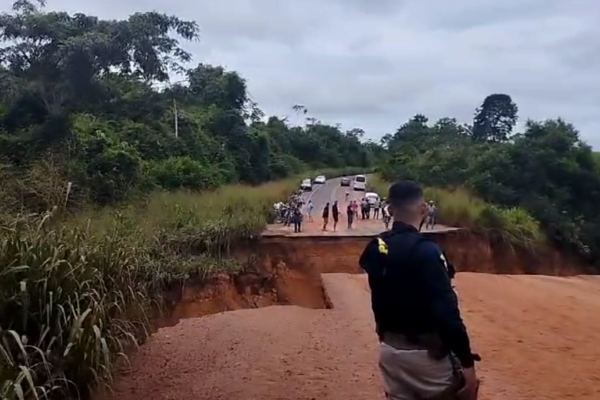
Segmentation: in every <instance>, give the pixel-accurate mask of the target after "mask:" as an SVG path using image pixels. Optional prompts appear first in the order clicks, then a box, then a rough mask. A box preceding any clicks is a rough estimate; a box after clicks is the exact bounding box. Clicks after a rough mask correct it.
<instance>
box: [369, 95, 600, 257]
mask: <svg viewBox="0 0 600 400" xmlns="http://www.w3.org/2000/svg"><path fill="white" fill-rule="evenodd" d="M517 118H518V107H517V104H515V102H514V101H513V100H512V98H511V97H510V96H509V95H506V94H491V95H489V96H488V97H486V98H485V99H484V101H483V102H482V104H481V106H480V107H479V108H477V110H476V111H475V115H474V119H473V123H472V124H469V125H467V124H465V125H461V124H459V123H457V121H456V120H455V119H452V118H442V119H440V120H438V121H437V122H435V123H430V122H429V121H428V119H427V117H426V116H424V115H416V116H414V117H413V118H412V119H410V120H409V121H408V122H406V123H405V124H403V125H402V126H400V127H399V128H398V129H397V131H396V132H395V133H394V134H393V135H392V134H389V135H386V136H384V138H383V140H382V142H383V144H384V147H385V148H386V149H387V151H386V155H385V156H384V159H383V160H382V161H381V166H380V169H381V172H382V175H383V176H384V177H385V178H386V179H388V180H391V179H395V178H397V177H408V178H412V179H416V180H418V181H420V182H423V183H424V184H427V185H430V186H436V187H442V188H450V189H452V188H458V187H463V188H467V189H468V190H470V191H471V192H472V193H473V194H475V195H476V196H479V197H481V198H483V199H484V200H486V201H488V202H489V203H492V204H497V205H500V206H505V207H519V208H522V209H525V210H527V211H528V212H529V213H530V214H531V215H532V216H533V217H534V218H536V219H537V220H538V221H539V222H540V224H541V227H542V228H543V230H544V231H545V233H546V234H547V236H548V237H549V238H550V239H551V240H552V241H553V242H554V243H555V244H557V245H559V246H560V247H561V248H563V249H565V250H568V251H570V252H575V253H578V254H580V255H583V256H585V257H586V258H588V259H590V260H592V261H596V262H597V261H599V255H600V254H599V252H600V234H599V232H600V213H599V212H598V210H597V209H596V207H597V205H598V204H599V203H600V169H599V166H598V163H597V162H596V156H595V154H594V153H593V152H592V149H591V148H590V146H588V145H586V144H585V143H584V142H583V141H582V140H581V138H580V136H579V133H578V131H577V130H576V129H575V127H573V125H571V124H569V123H567V122H565V121H563V120H562V119H555V120H546V121H527V122H526V124H525V129H524V131H523V132H515V125H516V123H517Z"/></svg>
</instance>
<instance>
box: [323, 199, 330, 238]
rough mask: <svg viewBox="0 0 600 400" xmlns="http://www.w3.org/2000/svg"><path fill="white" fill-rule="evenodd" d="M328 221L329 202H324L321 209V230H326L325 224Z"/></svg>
mask: <svg viewBox="0 0 600 400" xmlns="http://www.w3.org/2000/svg"><path fill="white" fill-rule="evenodd" d="M328 223H329V202H327V204H325V208H324V209H323V231H326V230H327V224H328Z"/></svg>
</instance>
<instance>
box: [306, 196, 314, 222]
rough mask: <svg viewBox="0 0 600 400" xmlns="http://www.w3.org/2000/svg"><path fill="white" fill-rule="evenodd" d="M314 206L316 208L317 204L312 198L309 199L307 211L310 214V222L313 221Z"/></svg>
mask: <svg viewBox="0 0 600 400" xmlns="http://www.w3.org/2000/svg"><path fill="white" fill-rule="evenodd" d="M314 208H315V205H314V204H313V202H312V200H309V201H308V203H307V204H306V212H307V214H308V222H313V217H312V212H313V209H314Z"/></svg>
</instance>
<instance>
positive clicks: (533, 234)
mask: <svg viewBox="0 0 600 400" xmlns="http://www.w3.org/2000/svg"><path fill="white" fill-rule="evenodd" d="M369 185H370V186H371V187H372V188H373V189H374V190H376V191H377V192H378V193H380V195H382V196H384V197H385V196H386V194H387V191H388V189H389V186H390V183H389V182H385V181H383V180H382V179H381V178H380V177H379V176H378V175H374V176H373V177H372V178H371V179H370V180H369ZM425 197H426V199H427V200H433V201H434V202H435V204H436V206H437V208H438V221H439V222H440V223H442V224H444V225H448V226H455V227H462V228H470V229H474V230H477V231H481V232H484V233H486V234H488V235H491V236H494V237H499V238H501V239H503V240H506V241H507V242H509V243H510V244H512V245H517V246H520V247H525V248H532V247H535V246H537V245H539V244H542V243H544V242H545V235H544V233H543V232H542V230H541V228H540V224H539V222H538V221H537V220H535V219H534V218H533V217H532V216H531V215H530V214H529V213H528V212H527V211H525V210H523V209H521V208H514V207H513V208H502V207H499V206H497V205H494V204H488V203H486V202H484V201H483V200H481V199H479V198H477V197H475V196H473V195H472V194H471V193H469V192H468V191H467V190H466V189H455V190H445V189H439V188H425Z"/></svg>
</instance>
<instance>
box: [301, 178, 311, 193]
mask: <svg viewBox="0 0 600 400" xmlns="http://www.w3.org/2000/svg"><path fill="white" fill-rule="evenodd" d="M300 189H302V190H304V191H307V192H310V191H311V190H312V182H311V181H310V179H308V178H307V179H304V180H303V181H302V183H301V184H300Z"/></svg>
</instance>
